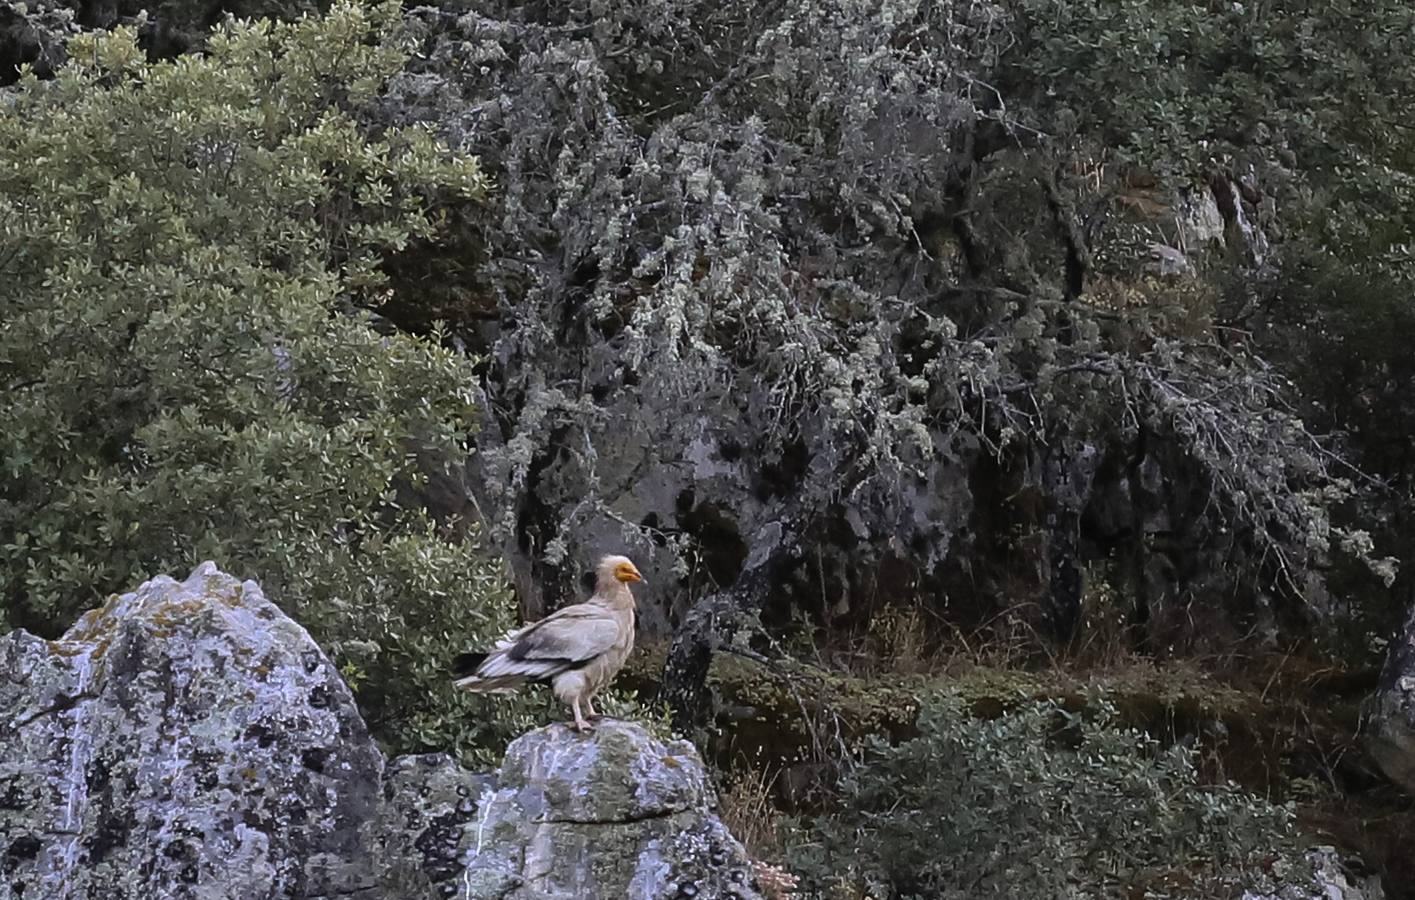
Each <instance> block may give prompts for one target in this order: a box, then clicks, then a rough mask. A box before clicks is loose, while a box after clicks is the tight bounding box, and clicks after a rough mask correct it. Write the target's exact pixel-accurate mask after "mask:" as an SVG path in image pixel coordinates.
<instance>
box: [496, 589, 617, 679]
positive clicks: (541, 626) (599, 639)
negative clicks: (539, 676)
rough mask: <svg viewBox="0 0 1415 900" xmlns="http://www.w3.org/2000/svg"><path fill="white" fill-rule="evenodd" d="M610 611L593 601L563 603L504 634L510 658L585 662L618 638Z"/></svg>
mask: <svg viewBox="0 0 1415 900" xmlns="http://www.w3.org/2000/svg"><path fill="white" fill-rule="evenodd" d="M620 628H621V625H620V623H619V621H618V620H617V619H616V618H615V616H614V614H613V613H612V612H611V611H610V610H608V609H605V608H604V607H602V606H598V605H596V604H593V603H580V604H576V605H574V606H567V607H565V608H564V609H561V610H558V611H557V612H555V613H553V614H551V615H550V616H548V617H546V618H545V619H542V620H541V621H539V622H537V623H536V624H534V625H532V626H531V627H529V628H524V629H522V630H521V631H519V632H517V633H515V634H513V635H510V636H508V639H507V643H509V644H510V647H509V648H508V649H507V651H506V655H507V656H509V657H510V658H511V659H513V660H517V661H520V660H545V661H547V662H549V661H551V660H554V661H558V662H562V663H564V664H565V665H567V666H572V667H573V666H575V665H576V664H583V663H587V662H589V661H590V660H592V659H594V658H595V657H597V656H599V655H601V654H603V653H605V652H606V651H608V650H609V648H611V647H613V646H614V644H615V643H616V642H617V641H618V640H619V639H620V637H621V635H620V633H619V632H620Z"/></svg>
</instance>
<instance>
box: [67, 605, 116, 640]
mask: <svg viewBox="0 0 1415 900" xmlns="http://www.w3.org/2000/svg"><path fill="white" fill-rule="evenodd" d="M121 599H122V597H121V596H120V595H118V594H109V595H108V599H107V600H105V601H103V605H101V606H98V607H96V608H94V609H91V610H89V611H88V612H86V613H84V614H83V615H81V616H79V620H78V621H77V622H75V623H74V624H73V627H71V628H70V629H69V630H68V632H67V633H66V634H65V638H64V639H65V640H68V641H89V640H93V639H94V638H95V637H97V636H98V635H99V634H100V633H102V632H104V631H107V630H108V629H110V628H112V627H113V612H114V610H116V609H117V607H118V602H119V601H120V600H121Z"/></svg>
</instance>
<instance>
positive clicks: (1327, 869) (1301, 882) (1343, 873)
mask: <svg viewBox="0 0 1415 900" xmlns="http://www.w3.org/2000/svg"><path fill="white" fill-rule="evenodd" d="M1304 864H1305V865H1309V866H1311V869H1310V871H1304V872H1302V873H1282V872H1275V873H1274V875H1275V876H1278V877H1282V876H1283V875H1286V876H1288V877H1289V878H1291V883H1288V884H1284V885H1282V886H1280V887H1275V888H1272V889H1265V890H1260V891H1247V892H1245V893H1244V894H1243V900H1385V895H1386V894H1385V891H1384V890H1383V889H1382V888H1381V879H1380V878H1379V877H1378V876H1374V875H1367V876H1362V875H1359V874H1357V873H1355V872H1353V871H1352V866H1351V865H1350V864H1349V863H1348V862H1347V861H1346V860H1343V859H1342V858H1341V855H1340V854H1339V853H1337V851H1336V848H1335V847H1326V846H1323V847H1313V848H1312V849H1311V850H1308V851H1307V854H1306V857H1305V859H1304Z"/></svg>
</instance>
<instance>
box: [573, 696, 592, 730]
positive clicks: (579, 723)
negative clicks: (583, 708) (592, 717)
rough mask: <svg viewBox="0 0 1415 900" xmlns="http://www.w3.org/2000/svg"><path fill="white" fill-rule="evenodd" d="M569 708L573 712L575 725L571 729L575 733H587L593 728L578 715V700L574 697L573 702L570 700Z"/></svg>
mask: <svg viewBox="0 0 1415 900" xmlns="http://www.w3.org/2000/svg"><path fill="white" fill-rule="evenodd" d="M570 706H571V707H572V708H573V709H574V710H575V724H574V725H573V726H572V727H573V728H574V729H575V730H576V731H589V730H590V728H591V727H593V726H591V725H590V723H589V722H586V721H585V718H584V716H582V715H580V698H579V697H576V698H575V699H574V700H571V701H570Z"/></svg>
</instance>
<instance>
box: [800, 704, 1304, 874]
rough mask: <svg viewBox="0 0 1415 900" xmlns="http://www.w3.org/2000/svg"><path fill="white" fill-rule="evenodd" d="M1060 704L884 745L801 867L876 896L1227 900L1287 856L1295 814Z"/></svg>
mask: <svg viewBox="0 0 1415 900" xmlns="http://www.w3.org/2000/svg"><path fill="white" fill-rule="evenodd" d="M1114 714H1115V713H1114V710H1113V709H1112V708H1110V707H1108V706H1107V705H1106V704H1104V703H1100V704H1098V706H1097V708H1096V710H1095V711H1094V713H1093V714H1089V715H1078V714H1071V713H1067V712H1065V711H1064V710H1063V709H1061V708H1060V707H1059V706H1057V705H1055V704H1050V703H1037V704H1033V705H1030V706H1026V707H1023V708H1021V709H1018V710H1016V711H1014V712H1011V713H1008V714H1005V715H1003V716H1001V717H1000V718H997V719H993V720H984V719H980V718H977V717H974V716H972V715H971V714H969V713H968V712H967V711H966V709H965V706H964V704H963V703H962V702H961V701H960V700H959V699H957V698H956V697H950V696H943V697H938V698H935V699H933V700H931V701H930V702H928V703H927V704H925V706H924V708H923V710H922V712H921V714H920V718H919V728H920V731H921V733H920V735H919V736H918V737H917V738H914V739H912V740H909V741H906V742H904V743H902V744H899V745H898V746H893V747H891V746H888V745H887V744H884V743H879V742H877V743H875V744H874V746H873V747H871V748H870V750H869V753H868V754H867V758H866V760H865V761H864V763H863V764H862V765H861V766H860V767H859V768H858V769H856V770H855V771H854V772H853V773H852V774H851V775H850V776H849V777H847V779H846V780H845V782H844V785H843V796H842V797H841V800H840V804H841V807H840V808H841V811H839V812H837V813H834V814H831V815H828V816H825V817H822V818H821V819H819V820H817V821H816V823H815V826H816V839H815V840H814V841H810V842H806V843H803V844H802V845H801V846H800V847H799V848H798V849H797V851H796V859H795V860H794V866H795V868H796V869H797V871H800V872H802V873H807V874H809V875H810V876H811V877H812V878H813V879H814V881H815V882H816V886H817V887H818V888H820V889H822V890H824V889H825V888H826V886H827V885H828V884H830V883H831V882H839V881H841V880H843V881H844V882H845V883H846V884H850V885H852V886H854V887H856V888H857V889H863V890H866V891H868V892H869V894H870V895H871V896H876V897H930V898H940V897H959V898H962V897H970V898H971V897H1032V898H1051V897H1057V898H1060V897H1097V896H1120V897H1129V896H1141V895H1142V894H1140V893H1135V891H1136V890H1143V889H1145V888H1155V889H1158V888H1161V887H1162V888H1163V889H1162V890H1161V895H1163V896H1200V897H1214V896H1224V895H1225V894H1226V892H1227V890H1229V889H1232V888H1233V887H1235V886H1237V885H1240V884H1244V883H1246V884H1256V883H1257V882H1258V881H1260V878H1261V877H1260V874H1259V873H1258V870H1257V868H1256V864H1257V863H1258V862H1259V861H1260V857H1267V861H1268V862H1271V861H1272V855H1273V854H1274V853H1276V854H1279V855H1281V854H1283V853H1284V852H1286V851H1287V850H1289V849H1290V846H1289V845H1290V843H1291V840H1292V837H1291V836H1292V826H1291V816H1290V814H1289V813H1288V811H1287V810H1285V809H1284V808H1281V807H1277V806H1273V805H1271V804H1269V803H1266V802H1264V801H1262V800H1259V799H1257V798H1254V797H1251V796H1249V795H1245V794H1243V793H1242V792H1241V791H1239V790H1238V789H1236V788H1234V787H1232V786H1219V787H1209V788H1205V787H1201V786H1200V785H1199V783H1198V781H1197V773H1196V770H1195V764H1194V757H1193V755H1192V753H1191V752H1189V751H1186V750H1184V749H1182V748H1180V747H1171V748H1168V749H1162V748H1161V747H1160V746H1158V744H1157V743H1156V742H1155V741H1154V740H1153V739H1152V738H1150V737H1148V736H1147V735H1145V734H1144V733H1143V732H1138V731H1132V730H1127V729H1122V728H1118V727H1116V726H1115V725H1114V718H1113V717H1114Z"/></svg>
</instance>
